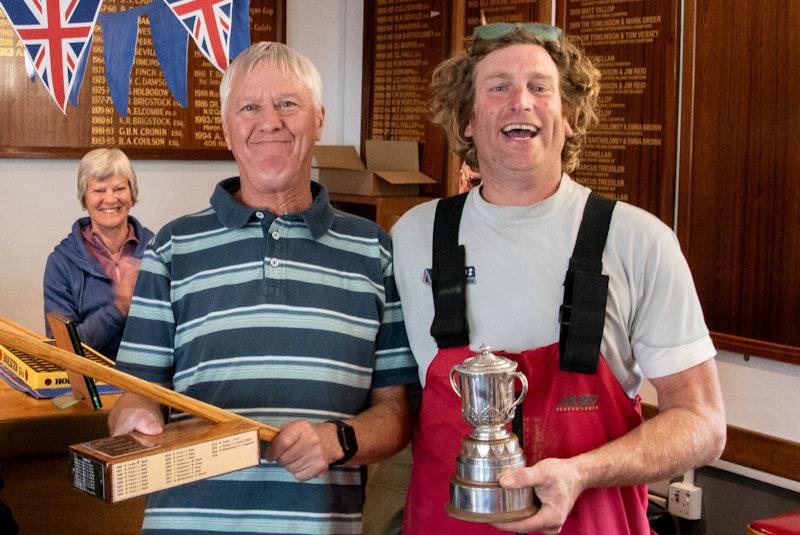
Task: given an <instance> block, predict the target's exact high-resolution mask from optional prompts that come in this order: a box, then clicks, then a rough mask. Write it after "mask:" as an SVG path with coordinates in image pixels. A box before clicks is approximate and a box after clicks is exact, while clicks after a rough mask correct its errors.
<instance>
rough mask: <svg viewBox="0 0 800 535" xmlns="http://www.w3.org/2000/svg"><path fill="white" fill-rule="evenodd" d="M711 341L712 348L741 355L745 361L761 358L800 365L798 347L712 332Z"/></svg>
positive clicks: (799, 350) (799, 348) (799, 349)
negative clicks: (712, 343)
mask: <svg viewBox="0 0 800 535" xmlns="http://www.w3.org/2000/svg"><path fill="white" fill-rule="evenodd" d="M711 339H712V340H713V341H714V347H716V348H717V349H723V350H725V351H735V352H737V353H743V354H744V355H745V359H747V358H749V357H762V358H767V359H771V360H778V361H780V362H786V363H789V364H797V365H800V347H796V346H788V345H783V344H776V343H774V342H767V341H764V340H756V339H754V338H745V337H742V336H735V335H732V334H724V333H718V332H712V333H711Z"/></svg>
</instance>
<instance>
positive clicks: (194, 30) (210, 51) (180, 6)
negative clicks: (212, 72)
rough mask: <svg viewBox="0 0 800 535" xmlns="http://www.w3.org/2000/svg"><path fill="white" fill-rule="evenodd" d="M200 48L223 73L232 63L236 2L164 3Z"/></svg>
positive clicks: (183, 0) (179, 0) (180, 0)
mask: <svg viewBox="0 0 800 535" xmlns="http://www.w3.org/2000/svg"><path fill="white" fill-rule="evenodd" d="M164 1H165V2H166V3H167V5H168V6H169V8H170V9H171V10H172V12H173V13H175V16H177V17H178V19H179V20H180V21H181V22H182V23H183V25H184V26H185V27H186V29H187V30H188V32H189V34H190V35H191V36H192V39H194V42H195V43H197V47H198V48H199V49H200V51H201V52H202V53H203V55H205V57H206V58H208V61H210V62H211V63H212V64H213V65H214V67H216V68H217V69H219V70H220V71H222V72H225V69H227V68H228V63H230V39H231V12H232V9H233V7H232V4H233V0H164Z"/></svg>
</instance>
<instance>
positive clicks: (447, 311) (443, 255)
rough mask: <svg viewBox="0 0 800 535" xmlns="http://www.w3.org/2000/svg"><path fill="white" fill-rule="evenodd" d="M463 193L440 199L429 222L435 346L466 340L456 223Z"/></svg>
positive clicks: (464, 280)
mask: <svg viewBox="0 0 800 535" xmlns="http://www.w3.org/2000/svg"><path fill="white" fill-rule="evenodd" d="M466 200H467V194H466V193H463V194H461V195H456V196H455V197H448V198H446V199H441V200H440V201H439V202H438V203H437V205H436V216H435V218H434V222H433V269H432V270H431V289H432V290H433V310H434V317H433V323H432V324H431V336H433V338H434V339H435V340H436V345H437V346H439V347H454V346H463V345H467V344H469V327H468V326H467V299H466V291H467V276H466V264H465V256H464V246H463V245H459V244H458V227H459V224H460V223H461V212H462V211H463V210H464V202H465V201H466Z"/></svg>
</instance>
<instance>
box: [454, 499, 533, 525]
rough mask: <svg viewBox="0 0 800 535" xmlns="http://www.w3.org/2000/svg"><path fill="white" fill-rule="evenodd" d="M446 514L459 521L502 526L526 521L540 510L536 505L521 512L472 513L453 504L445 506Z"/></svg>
mask: <svg viewBox="0 0 800 535" xmlns="http://www.w3.org/2000/svg"><path fill="white" fill-rule="evenodd" d="M444 510H445V512H446V513H447V514H448V515H450V516H452V517H453V518H457V519H459V520H465V521H467V522H481V523H486V524H501V523H503V522H516V521H517V520H524V519H526V518H529V517H531V516H533V515H535V514H536V513H537V512H538V511H539V508H538V507H536V506H535V505H532V506H530V507H526V508H525V509H521V510H519V511H507V512H503V513H473V512H471V511H464V510H462V509H457V508H455V507H454V506H453V505H452V504H449V503H448V504H445V506H444Z"/></svg>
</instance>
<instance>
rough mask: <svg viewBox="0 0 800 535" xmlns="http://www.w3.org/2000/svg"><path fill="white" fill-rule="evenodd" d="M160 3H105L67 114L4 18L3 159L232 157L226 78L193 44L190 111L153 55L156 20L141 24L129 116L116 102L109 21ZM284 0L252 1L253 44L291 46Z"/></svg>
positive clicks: (0, 28)
mask: <svg viewBox="0 0 800 535" xmlns="http://www.w3.org/2000/svg"><path fill="white" fill-rule="evenodd" d="M152 1H153V0H105V1H104V2H103V3H102V7H101V9H100V17H99V18H98V24H97V25H96V26H95V28H94V33H93V38H92V48H91V55H90V56H89V58H88V60H87V63H86V71H85V74H84V77H83V83H82V85H81V90H80V93H79V97H78V106H77V108H76V107H73V106H72V104H69V103H68V104H67V107H66V113H62V112H61V110H60V109H59V107H58V105H57V104H56V103H55V102H54V101H53V99H52V98H51V96H50V94H49V93H48V92H47V89H46V88H45V86H44V84H42V83H41V81H40V80H38V79H37V80H35V81H34V82H31V81H29V80H28V78H27V76H26V72H25V61H24V59H25V58H24V54H25V51H24V48H23V45H22V43H21V42H20V41H19V39H18V38H17V36H16V34H15V32H14V30H13V28H12V26H11V24H10V22H9V21H8V20H6V18H5V16H3V14H2V12H0V117H2V128H0V157H23V158H31V157H60V156H82V155H83V154H84V153H86V152H87V151H88V150H91V149H93V148H98V147H109V146H114V147H118V148H120V149H122V150H124V151H125V152H126V153H127V154H128V156H130V157H132V158H153V159H155V158H169V159H230V158H231V155H230V152H229V151H228V150H227V148H226V146H225V141H224V139H223V137H222V127H221V122H220V117H219V91H218V88H219V81H220V79H221V77H222V74H221V73H220V72H219V71H218V70H217V69H216V68H214V67H213V66H212V64H211V63H210V62H209V61H208V60H207V59H206V58H205V57H204V56H203V55H202V53H201V52H200V51H199V50H198V48H197V45H196V44H195V42H194V41H193V40H192V39H191V38H189V40H188V46H187V54H188V61H187V97H188V107H186V108H183V107H181V105H180V104H179V103H178V102H177V101H176V100H175V98H174V97H173V96H172V93H171V92H170V90H169V88H168V87H167V83H166V81H165V80H164V76H163V74H162V71H161V66H160V65H159V62H158V60H157V58H156V55H155V52H154V49H153V38H152V33H151V25H150V20H149V17H148V16H147V15H144V16H140V17H139V20H138V28H139V29H138V38H137V43H136V55H135V59H134V63H133V68H132V70H131V76H130V79H131V84H130V93H129V99H128V113H127V116H125V117H122V116H120V115H119V114H118V113H117V111H116V109H115V107H114V105H113V102H112V99H111V95H110V93H109V88H108V83H107V80H106V76H105V61H104V58H103V33H102V31H101V24H102V20H103V16H104V15H105V16H121V15H124V14H125V12H129V11H130V10H133V9H137V8H143V7H145V6H147V5H148V4H151V3H152ZM285 5H286V2H285V0H264V1H258V2H256V1H251V2H250V7H249V15H250V36H251V41H252V42H256V41H265V40H266V41H284V40H285V39H284V36H285V19H286V8H285Z"/></svg>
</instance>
